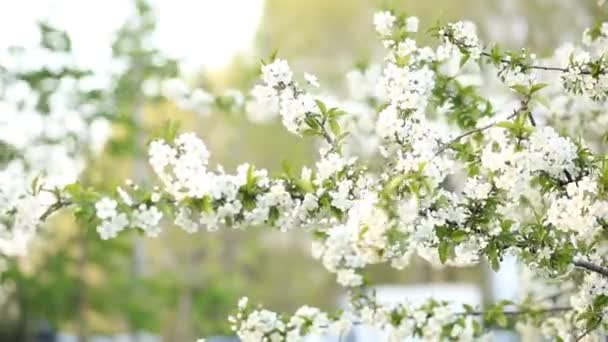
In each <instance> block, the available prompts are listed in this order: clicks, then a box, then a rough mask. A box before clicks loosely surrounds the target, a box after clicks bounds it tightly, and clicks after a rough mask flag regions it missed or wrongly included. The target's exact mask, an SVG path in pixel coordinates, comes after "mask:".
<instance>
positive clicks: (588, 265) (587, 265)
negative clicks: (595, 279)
mask: <svg viewBox="0 0 608 342" xmlns="http://www.w3.org/2000/svg"><path fill="white" fill-rule="evenodd" d="M573 264H574V266H576V267H578V268H583V269H586V270H587V271H591V272H595V273H598V274H601V275H603V276H604V277H607V278H608V267H604V266H601V265H596V264H594V263H592V262H589V261H585V260H574V262H573Z"/></svg>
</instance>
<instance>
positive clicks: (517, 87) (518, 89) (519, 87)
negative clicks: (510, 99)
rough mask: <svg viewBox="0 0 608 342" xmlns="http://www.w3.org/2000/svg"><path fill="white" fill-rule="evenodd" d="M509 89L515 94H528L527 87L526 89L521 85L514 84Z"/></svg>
mask: <svg viewBox="0 0 608 342" xmlns="http://www.w3.org/2000/svg"><path fill="white" fill-rule="evenodd" d="M511 89H513V90H515V91H516V92H518V93H519V94H521V95H529V94H530V89H528V87H526V86H525V85H522V84H514V85H512V86H511Z"/></svg>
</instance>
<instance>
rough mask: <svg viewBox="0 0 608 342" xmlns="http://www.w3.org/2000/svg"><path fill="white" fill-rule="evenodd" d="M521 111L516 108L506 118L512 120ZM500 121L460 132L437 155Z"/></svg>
mask: <svg viewBox="0 0 608 342" xmlns="http://www.w3.org/2000/svg"><path fill="white" fill-rule="evenodd" d="M520 111H521V108H520V109H518V110H515V111H514V112H513V114H511V115H509V116H508V117H507V118H506V119H505V120H511V119H512V118H514V117H515V116H517V114H519V112H520ZM499 122H501V121H496V122H493V123H491V124H488V125H485V126H483V127H479V128H475V129H472V130H470V131H466V132H464V133H462V134H460V135H459V136H457V137H456V138H454V139H452V140H450V141H449V142H447V143H445V144H444V145H443V146H441V148H440V149H439V150H437V152H435V156H438V155H440V154H441V153H443V152H444V151H445V150H447V149H448V148H449V147H451V146H452V145H453V144H454V143H456V142H458V141H459V140H460V139H462V138H466V137H468V136H469V135H472V134H475V133H479V132H483V131H485V130H488V129H490V128H492V127H494V126H496V124H498V123H499Z"/></svg>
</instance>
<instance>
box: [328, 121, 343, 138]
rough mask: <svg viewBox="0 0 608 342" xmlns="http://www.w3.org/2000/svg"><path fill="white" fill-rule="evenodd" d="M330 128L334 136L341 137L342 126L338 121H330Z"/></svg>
mask: <svg viewBox="0 0 608 342" xmlns="http://www.w3.org/2000/svg"><path fill="white" fill-rule="evenodd" d="M329 128H331V131H332V133H333V134H334V135H336V136H338V135H340V133H341V129H340V124H339V123H338V120H335V119H330V120H329Z"/></svg>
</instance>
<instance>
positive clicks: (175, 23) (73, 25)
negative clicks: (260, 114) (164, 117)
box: [0, 0, 264, 70]
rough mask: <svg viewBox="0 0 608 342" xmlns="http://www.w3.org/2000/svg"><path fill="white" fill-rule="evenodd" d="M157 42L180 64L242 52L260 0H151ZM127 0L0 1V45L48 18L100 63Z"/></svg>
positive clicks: (85, 59) (87, 59)
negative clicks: (154, 14) (37, 21)
mask: <svg viewBox="0 0 608 342" xmlns="http://www.w3.org/2000/svg"><path fill="white" fill-rule="evenodd" d="M152 3H153V5H154V7H155V8H156V14H157V18H158V20H159V22H158V34H157V36H156V37H155V42H156V44H157V45H158V46H159V47H160V48H161V49H163V50H164V51H165V52H166V53H167V54H170V56H172V57H176V58H181V59H183V62H184V68H185V70H196V69H198V68H200V67H207V68H219V67H221V66H223V65H225V64H226V63H228V62H229V61H230V58H231V57H233V56H234V55H235V54H238V53H239V52H246V51H247V50H248V49H249V48H250V47H251V44H252V41H253V38H254V36H255V33H256V31H257V27H258V25H259V22H260V18H261V16H262V11H263V7H264V0H153V1H152ZM130 5H131V1H127V0H97V1H92V0H86V1H83V0H19V1H0V49H5V48H6V47H8V46H11V45H22V46H31V45H33V44H35V43H36V41H37V40H36V39H37V37H38V36H37V27H36V26H35V25H34V23H35V22H36V20H39V19H50V22H51V23H52V24H54V25H55V26H58V27H60V28H62V29H66V30H67V31H68V32H69V33H70V35H71V36H72V40H73V45H74V50H75V53H76V54H77V59H78V60H79V61H80V62H82V63H83V64H85V65H88V66H96V67H99V66H100V65H105V64H106V63H105V61H106V60H107V59H108V57H109V54H110V53H111V51H110V44H111V43H110V42H111V41H112V32H113V31H114V30H115V29H116V28H117V27H118V26H119V25H120V24H121V23H122V22H123V21H124V19H125V18H126V16H127V15H128V13H129V11H130Z"/></svg>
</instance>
